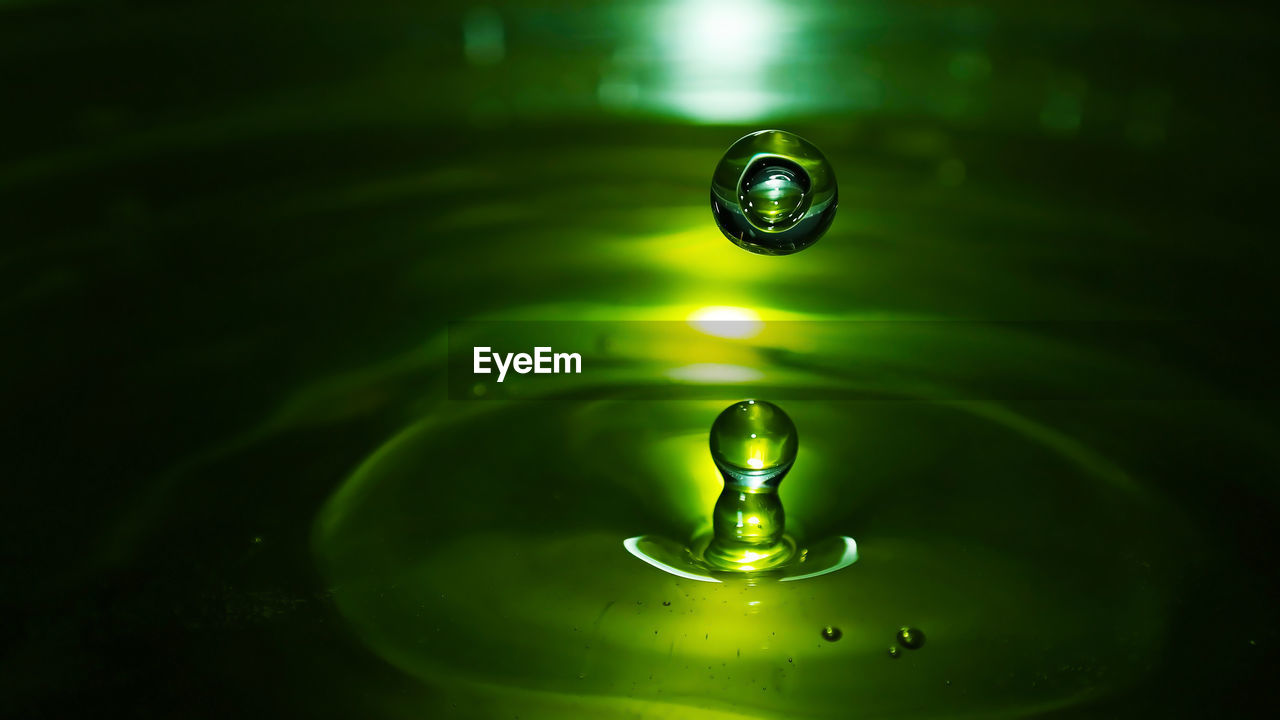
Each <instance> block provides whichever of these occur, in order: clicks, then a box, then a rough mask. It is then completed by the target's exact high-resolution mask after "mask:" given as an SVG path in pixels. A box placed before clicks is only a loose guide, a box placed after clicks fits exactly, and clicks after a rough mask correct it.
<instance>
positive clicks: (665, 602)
mask: <svg viewBox="0 0 1280 720" xmlns="http://www.w3.org/2000/svg"><path fill="white" fill-rule="evenodd" d="M662 606H663V607H671V601H670V600H663V601H662Z"/></svg>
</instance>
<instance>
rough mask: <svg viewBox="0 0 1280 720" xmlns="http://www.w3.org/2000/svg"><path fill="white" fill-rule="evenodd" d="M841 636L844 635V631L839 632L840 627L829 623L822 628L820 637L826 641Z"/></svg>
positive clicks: (831, 640)
mask: <svg viewBox="0 0 1280 720" xmlns="http://www.w3.org/2000/svg"><path fill="white" fill-rule="evenodd" d="M842 637H844V633H843V632H841V630H840V628H838V627H833V626H831V625H828V626H826V627H824V628H822V639H823V640H826V641H827V642H835V641H837V640H839V639H840V638H842Z"/></svg>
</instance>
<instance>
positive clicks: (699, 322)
mask: <svg viewBox="0 0 1280 720" xmlns="http://www.w3.org/2000/svg"><path fill="white" fill-rule="evenodd" d="M689 324H690V325H692V326H693V327H694V328H696V329H698V330H699V331H700V332H703V333H706V334H707V335H713V336H715V337H722V338H751V337H755V336H756V335H759V334H760V331H761V330H763V329H764V321H762V320H761V319H760V314H759V313H757V312H756V311H755V310H751V309H750V308H741V307H728V306H724V305H711V306H708V307H701V308H698V309H697V310H694V311H693V312H692V313H690V314H689Z"/></svg>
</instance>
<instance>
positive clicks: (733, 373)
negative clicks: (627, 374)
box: [667, 363, 764, 383]
mask: <svg viewBox="0 0 1280 720" xmlns="http://www.w3.org/2000/svg"><path fill="white" fill-rule="evenodd" d="M667 377H669V378H671V379H672V380H681V381H684V382H691V383H737V382H755V381H756V380H760V379H761V378H763V377H764V373H762V372H760V371H759V370H756V369H755V368H749V367H743V366H741V365H722V364H719V363H697V364H694V365H683V366H681V367H678V368H672V369H670V370H668V371H667Z"/></svg>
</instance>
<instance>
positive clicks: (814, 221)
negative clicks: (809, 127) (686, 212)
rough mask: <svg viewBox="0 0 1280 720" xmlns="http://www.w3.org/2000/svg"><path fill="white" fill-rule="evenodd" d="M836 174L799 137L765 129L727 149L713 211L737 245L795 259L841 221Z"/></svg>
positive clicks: (715, 186) (719, 167)
mask: <svg viewBox="0 0 1280 720" xmlns="http://www.w3.org/2000/svg"><path fill="white" fill-rule="evenodd" d="M837 200H838V192H837V188H836V176H835V172H834V171H833V170H832V169H831V164H830V163H828V162H827V159H826V158H825V157H823V155H822V153H821V152H820V151H819V150H818V148H816V147H814V146H813V145H812V144H810V143H809V142H808V141H807V140H805V139H804V138H801V137H800V136H799V135H796V134H794V133H789V132H785V131H782V130H761V131H759V132H754V133H751V134H750V135H747V136H746V137H744V138H742V139H740V140H738V141H737V142H735V143H734V144H733V145H732V146H730V148H729V149H728V150H727V151H725V154H724V157H722V158H720V163H719V164H718V165H716V170H715V174H714V175H712V178H711V212H712V214H713V215H714V216H715V219H716V224H717V225H718V226H719V227H720V230H721V231H723V232H724V234H725V236H726V237H728V238H729V239H730V240H731V241H733V243H734V244H735V245H737V246H738V247H741V248H743V249H745V250H750V251H751V252H753V253H758V254H761V255H790V254H791V253H794V252H799V251H801V250H803V249H805V248H807V247H809V246H810V245H812V244H814V243H815V242H817V241H818V238H820V237H822V234H823V233H825V232H826V231H827V228H829V227H831V221H832V219H834V218H835V214H836V205H837Z"/></svg>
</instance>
